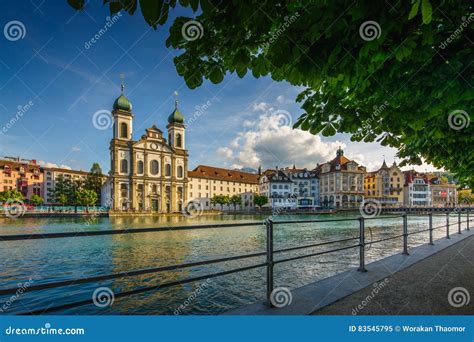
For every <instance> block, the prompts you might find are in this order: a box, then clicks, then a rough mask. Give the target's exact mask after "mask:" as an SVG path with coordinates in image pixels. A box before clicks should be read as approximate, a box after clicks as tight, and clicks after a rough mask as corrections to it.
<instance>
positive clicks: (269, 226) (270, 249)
mask: <svg viewBox="0 0 474 342" xmlns="http://www.w3.org/2000/svg"><path fill="white" fill-rule="evenodd" d="M461 212H464V213H466V220H465V221H462V220H461V218H462V216H461ZM469 214H470V209H463V210H462V211H459V212H458V213H457V215H456V214H455V217H456V216H457V217H456V218H457V222H452V221H450V217H451V216H453V214H452V213H451V214H449V213H447V214H446V215H445V216H446V224H443V225H440V226H437V227H433V216H441V215H443V214H433V213H430V214H428V219H429V220H428V228H427V229H422V230H417V231H413V232H408V219H407V218H408V215H407V214H406V213H404V214H402V215H396V216H387V215H383V216H376V217H359V218H341V219H329V220H292V221H273V220H272V219H266V220H265V221H264V222H262V221H257V222H245V223H228V224H208V225H195V226H175V227H154V228H135V229H116V230H102V231H80V232H59V233H45V234H21V235H13V234H12V235H0V243H2V242H3V243H5V242H8V241H25V240H38V239H57V238H81V237H93V236H105V235H123V234H141V233H155V232H156V233H159V232H167V231H177V230H200V229H215V228H219V229H221V228H222V229H228V228H234V227H255V226H264V227H265V229H266V250H265V251H259V252H255V253H248V254H242V255H235V256H230V257H225V258H214V259H208V260H201V261H194V262H188V263H182V264H175V265H167V266H160V267H151V268H144V269H136V270H132V271H128V272H118V273H111V274H106V275H97V276H91V277H82V278H72V279H68V280H62V281H56V282H49V283H44V284H37V285H31V286H29V287H28V292H30V291H41V290H46V289H54V288H61V287H66V286H72V285H79V284H86V283H97V282H101V281H106V280H113V279H118V278H126V277H134V276H139V275H144V274H153V273H159V272H165V271H175V270H181V269H186V268H192V267H199V266H204V265H211V264H217V263H223V262H227V261H234V260H244V259H251V258H255V257H263V256H265V261H264V262H258V263H254V264H252V265H249V266H243V267H238V268H233V269H230V270H225V271H220V272H215V273H209V274H206V275H201V276H195V277H189V278H185V279H181V280H176V281H170V282H165V283H161V284H156V285H153V286H146V287H139V288H135V289H132V290H128V291H122V292H119V293H115V294H114V296H115V298H123V297H128V296H131V295H135V294H140V293H145V292H150V291H156V290H160V289H164V288H169V287H172V286H177V285H182V284H187V283H191V282H195V281H200V280H205V279H210V278H215V277H219V276H224V275H228V274H233V273H238V272H243V271H248V270H252V269H257V268H262V267H265V268H266V299H267V302H268V305H269V306H272V303H271V297H272V292H273V290H274V272H273V271H274V267H275V265H278V264H280V263H284V262H289V261H294V260H298V259H303V258H309V257H314V256H319V255H324V254H329V253H335V252H339V251H343V250H348V249H353V248H358V249H359V267H358V271H361V272H367V269H366V267H365V249H366V246H367V243H366V240H365V235H366V229H365V223H366V221H369V220H386V219H389V218H402V223H403V234H399V235H395V236H390V237H388V238H383V239H379V240H375V241H370V243H369V244H370V245H372V244H377V243H381V242H384V241H388V240H393V239H398V238H401V237H403V254H406V255H408V236H410V235H413V234H420V233H423V232H429V240H430V244H433V231H434V230H437V229H442V228H444V229H446V238H450V226H452V225H457V226H458V233H459V234H461V233H462V229H461V225H462V224H463V223H466V230H470V227H469V222H470V221H471V220H470V218H469ZM417 216H419V215H417ZM348 221H358V223H359V234H358V236H355V237H354V236H353V237H348V238H344V239H338V240H330V241H324V242H319V243H314V244H307V245H300V246H292V247H287V248H281V249H274V242H273V238H274V228H275V226H278V225H284V224H296V223H327V222H348ZM350 241H354V243H353V244H350V245H349V246H344V247H338V248H333V249H328V250H324V251H319V252H312V253H308V254H303V255H296V256H291V257H286V258H279V259H277V260H275V259H274V257H275V255H279V254H281V253H285V252H290V251H296V250H304V249H309V248H314V247H320V246H329V245H334V244H338V243H342V242H350ZM17 290H18V289H17V288H6V289H0V295H12V294H15V293H16V292H17ZM92 303H93V299H92V298H91V299H87V300H82V301H76V302H71V303H67V304H62V305H57V306H52V305H51V306H49V307H47V308H44V309H40V310H34V311H29V312H25V313H24V314H28V315H37V314H43V313H50V312H58V311H63V310H66V309H70V308H75V307H80V306H84V305H88V304H92Z"/></svg>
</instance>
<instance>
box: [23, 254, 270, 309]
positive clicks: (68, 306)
mask: <svg viewBox="0 0 474 342" xmlns="http://www.w3.org/2000/svg"><path fill="white" fill-rule="evenodd" d="M266 265H267V264H266V263H261V264H256V265H251V266H245V267H240V268H235V269H232V270H228V271H222V272H218V273H212V274H209V275H203V276H199V277H193V278H187V279H183V280H177V281H172V282H168V283H163V284H161V285H154V286H148V287H142V288H138V289H134V290H130V291H125V292H119V293H117V294H114V298H115V299H117V298H122V297H128V296H132V295H136V294H140V293H144V292H149V291H153V290H159V289H163V288H167V287H172V286H176V285H182V284H187V283H191V282H195V281H199V280H204V279H211V278H215V277H220V276H223V275H227V274H232V273H237V272H243V271H248V270H251V269H255V268H259V267H264V266H266ZM88 304H93V300H92V298H91V299H87V300H83V301H79V302H73V303H69V304H64V305H59V306H54V307H49V308H46V309H43V310H41V309H40V310H35V311H30V312H25V313H21V314H19V315H41V314H44V313H49V312H56V311H61V310H66V309H72V308H75V307H79V306H84V305H88Z"/></svg>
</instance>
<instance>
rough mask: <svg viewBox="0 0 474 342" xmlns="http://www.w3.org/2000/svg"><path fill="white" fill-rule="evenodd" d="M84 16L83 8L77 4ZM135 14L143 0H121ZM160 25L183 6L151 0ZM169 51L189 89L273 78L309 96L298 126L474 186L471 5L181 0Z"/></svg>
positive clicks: (151, 14)
mask: <svg viewBox="0 0 474 342" xmlns="http://www.w3.org/2000/svg"><path fill="white" fill-rule="evenodd" d="M69 3H70V4H71V6H73V7H74V8H76V9H80V8H82V7H83V6H84V3H85V2H84V1H83V0H82V1H81V0H69ZM105 3H108V4H109V6H110V10H111V12H112V13H116V12H118V11H121V10H125V11H127V12H128V13H130V14H134V13H135V11H136V9H137V8H138V4H137V0H121V1H118V2H116V1H110V0H105ZM139 4H140V10H141V13H142V15H143V17H144V19H145V21H146V22H147V23H148V24H149V25H151V26H153V27H154V28H157V27H158V26H159V25H163V24H164V23H165V22H166V21H167V19H168V13H169V10H170V9H172V8H175V7H176V6H177V1H176V0H156V1H151V0H148V1H146V0H140V1H139ZM179 4H180V5H181V6H184V7H190V8H192V9H193V11H194V13H195V14H196V15H195V16H194V18H189V17H177V18H176V19H175V21H174V23H173V24H172V26H171V28H170V34H169V37H168V39H167V46H168V47H173V48H175V49H178V50H179V52H180V54H179V55H178V56H177V57H175V58H174V63H175V66H176V70H177V72H178V74H179V75H181V76H182V77H183V78H184V80H185V81H186V84H187V85H188V86H189V87H190V88H196V87H198V86H200V85H201V84H202V83H203V80H204V79H208V80H210V81H211V82H213V83H219V82H221V81H222V80H223V79H224V76H225V75H226V74H227V73H237V75H238V76H239V77H244V76H245V75H246V73H247V72H249V71H250V72H252V75H253V76H254V77H261V76H266V75H270V76H271V77H272V78H273V79H274V80H276V81H287V82H289V83H290V84H292V85H294V86H298V87H301V88H303V90H302V92H301V93H300V94H299V95H298V97H297V99H296V100H297V101H298V102H300V103H301V108H302V110H303V112H302V113H301V114H300V117H299V119H298V121H297V122H296V123H295V127H298V128H301V129H303V130H306V131H309V132H311V133H312V134H318V133H320V134H322V135H324V136H331V135H334V134H335V133H336V132H342V133H349V134H350V135H351V139H352V140H353V141H365V142H371V141H379V142H380V143H381V144H382V145H387V146H392V147H395V148H397V149H398V157H400V158H402V159H403V162H402V166H403V165H405V164H420V163H421V162H422V160H426V161H427V162H429V163H431V164H433V165H434V166H435V167H438V168H445V169H447V170H450V171H451V172H453V173H454V174H455V176H456V178H457V179H458V180H460V181H461V182H463V183H465V184H469V185H470V186H471V187H473V186H474V179H473V177H472V170H473V169H474V154H473V152H472V151H473V139H474V138H473V136H474V134H473V133H474V130H473V125H469V123H470V114H469V110H470V109H471V108H472V100H473V96H474V92H473V90H472V84H474V72H473V70H472V63H471V62H470V61H472V53H471V49H472V41H473V40H474V39H473V37H472V31H471V30H470V27H469V25H470V24H471V23H472V21H474V14H473V13H471V5H470V3H469V2H468V1H455V0H444V1H441V2H439V3H438V2H434V1H430V0H412V1H411V2H409V1H398V2H394V3H387V2H384V1H355V2H348V1H342V0H333V1H324V0H321V1H289V0H273V1H257V0H252V1H250V0H249V1H220V0H219V1H218V0H179Z"/></svg>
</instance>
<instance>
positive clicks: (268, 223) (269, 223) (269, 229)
mask: <svg viewBox="0 0 474 342" xmlns="http://www.w3.org/2000/svg"><path fill="white" fill-rule="evenodd" d="M265 225H266V226H267V304H268V306H270V307H271V306H273V304H272V301H271V297H272V292H273V221H272V220H271V219H268V220H267V221H266V223H265Z"/></svg>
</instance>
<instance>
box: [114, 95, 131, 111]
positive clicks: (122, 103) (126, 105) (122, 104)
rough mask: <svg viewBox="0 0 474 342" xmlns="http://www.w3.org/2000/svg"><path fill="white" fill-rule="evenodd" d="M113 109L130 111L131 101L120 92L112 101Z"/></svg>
mask: <svg viewBox="0 0 474 342" xmlns="http://www.w3.org/2000/svg"><path fill="white" fill-rule="evenodd" d="M114 110H124V111H127V112H131V111H132V103H131V102H130V101H129V100H128V99H127V98H126V97H125V96H124V95H123V94H122V95H120V96H119V97H118V98H117V99H116V100H115V102H114Z"/></svg>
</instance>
